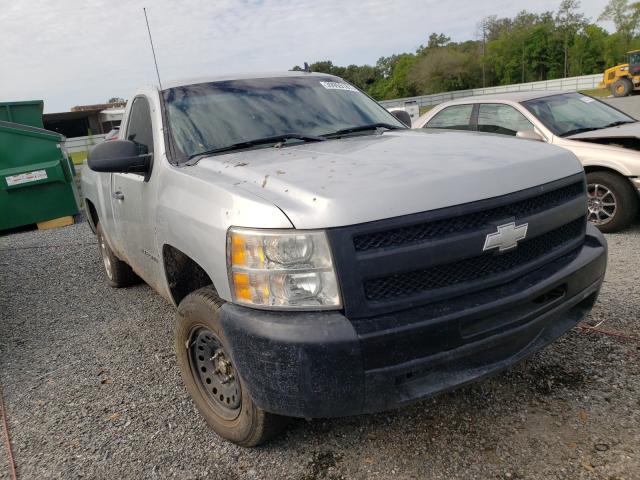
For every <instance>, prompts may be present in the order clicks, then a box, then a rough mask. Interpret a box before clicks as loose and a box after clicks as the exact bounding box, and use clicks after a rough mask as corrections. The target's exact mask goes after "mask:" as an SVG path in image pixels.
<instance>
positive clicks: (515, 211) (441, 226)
mask: <svg viewBox="0 0 640 480" xmlns="http://www.w3.org/2000/svg"><path fill="white" fill-rule="evenodd" d="M583 194H584V184H583V182H582V181H580V182H576V183H572V184H570V185H567V186H565V187H561V188H558V189H556V190H553V191H550V192H547V193H543V194H542V195H538V196H535V197H532V198H527V199H524V200H520V201H518V202H515V203H511V204H508V205H502V206H500V207H495V208H492V209H489V210H484V211H481V212H475V213H470V214H465V215H460V216H457V217H452V218H446V219H442V220H435V221H432V222H428V223H423V224H419V225H411V226H406V227H401V228H396V229H392V230H385V231H381V232H373V233H366V234H362V235H358V236H356V237H354V239H353V244H354V246H355V249H356V251H358V252H361V251H366V250H372V249H377V248H387V247H399V246H402V245H410V244H413V243H418V242H422V241H424V240H429V239H433V238H441V237H445V236H447V235H452V234H459V233H464V232H467V231H471V230H475V229H477V228H481V227H484V226H486V225H487V224H490V223H491V222H494V221H497V220H502V219H504V218H507V217H516V218H520V217H524V216H529V215H533V214H535V213H538V212H542V211H544V210H547V209H550V208H553V207H555V206H557V205H561V204H563V203H566V202H568V201H570V200H571V199H573V198H576V197H577V196H579V195H583Z"/></svg>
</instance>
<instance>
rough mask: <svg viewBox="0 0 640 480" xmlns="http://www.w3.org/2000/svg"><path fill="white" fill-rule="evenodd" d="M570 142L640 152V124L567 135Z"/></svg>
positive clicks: (628, 124)
mask: <svg viewBox="0 0 640 480" xmlns="http://www.w3.org/2000/svg"><path fill="white" fill-rule="evenodd" d="M565 138H568V139H570V140H580V141H583V142H589V143H598V144H601V145H614V146H619V147H622V148H630V149H632V150H640V122H635V123H627V124H624V125H618V126H617V127H609V128H602V129H600V130H593V131H591V132H582V133H577V134H575V135H569V136H568V137H565Z"/></svg>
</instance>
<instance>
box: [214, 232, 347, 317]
mask: <svg viewBox="0 0 640 480" xmlns="http://www.w3.org/2000/svg"><path fill="white" fill-rule="evenodd" d="M227 266H228V271H229V281H230V283H231V291H232V293H233V299H234V301H235V302H236V303H239V304H244V305H250V306H253V307H262V308H282V309H296V308H297V309H300V310H305V309H306V310H311V309H314V310H317V309H332V308H334V309H335V308H340V306H341V302H340V293H339V291H338V282H337V280H336V274H335V270H334V268H333V261H332V259H331V251H330V250H329V244H328V242H327V236H326V234H325V233H324V232H322V231H313V232H310V231H296V230H291V231H286V230H272V231H270V230H249V229H246V228H231V229H229V232H228V234H227Z"/></svg>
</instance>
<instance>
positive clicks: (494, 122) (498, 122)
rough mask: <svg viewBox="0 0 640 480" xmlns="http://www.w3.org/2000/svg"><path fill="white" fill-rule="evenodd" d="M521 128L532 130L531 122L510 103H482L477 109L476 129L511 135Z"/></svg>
mask: <svg viewBox="0 0 640 480" xmlns="http://www.w3.org/2000/svg"><path fill="white" fill-rule="evenodd" d="M521 130H533V124H532V123H531V122H530V121H529V120H527V119H526V117H525V116H524V115H522V114H521V113H520V112H519V111H517V110H516V109H515V108H513V107H512V106H510V105H504V104H500V103H483V104H481V105H480V108H479V110H478V131H479V132H487V133H498V134H501V135H512V136H515V134H516V133H517V132H519V131H521Z"/></svg>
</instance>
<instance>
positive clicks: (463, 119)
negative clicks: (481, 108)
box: [424, 105, 473, 130]
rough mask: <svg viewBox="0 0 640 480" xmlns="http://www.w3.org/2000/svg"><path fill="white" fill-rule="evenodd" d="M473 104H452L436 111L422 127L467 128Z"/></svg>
mask: <svg viewBox="0 0 640 480" xmlns="http://www.w3.org/2000/svg"><path fill="white" fill-rule="evenodd" d="M472 111H473V105H454V106H452V107H447V108H445V109H444V110H442V111H440V112H438V113H437V114H436V115H435V116H434V117H433V118H432V119H431V120H429V122H428V123H427V124H426V125H425V126H424V128H450V129H452V130H469V129H470V127H469V124H470V123H471V112H472Z"/></svg>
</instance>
